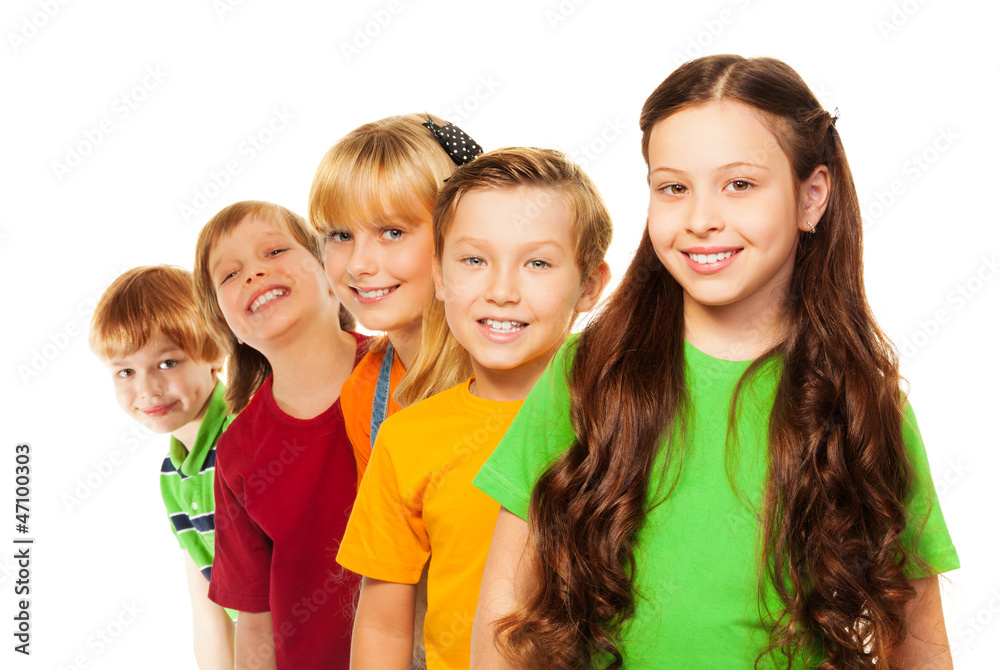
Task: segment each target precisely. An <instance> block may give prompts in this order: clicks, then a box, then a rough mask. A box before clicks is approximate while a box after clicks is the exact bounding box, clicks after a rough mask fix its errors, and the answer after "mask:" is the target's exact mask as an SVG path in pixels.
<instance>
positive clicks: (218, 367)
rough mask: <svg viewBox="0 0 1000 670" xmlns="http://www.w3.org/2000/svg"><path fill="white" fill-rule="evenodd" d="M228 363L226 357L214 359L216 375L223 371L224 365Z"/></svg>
mask: <svg viewBox="0 0 1000 670" xmlns="http://www.w3.org/2000/svg"><path fill="white" fill-rule="evenodd" d="M225 363H226V357H225V356H220V357H219V358H217V359H216V360H214V361H212V374H213V375H214V376H216V377H218V376H219V373H220V372H222V366H223V365H225Z"/></svg>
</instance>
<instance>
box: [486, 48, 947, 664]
mask: <svg viewBox="0 0 1000 670" xmlns="http://www.w3.org/2000/svg"><path fill="white" fill-rule="evenodd" d="M833 122H834V118H833V117H832V116H831V115H830V114H828V113H827V112H826V111H824V110H823V109H822V108H821V107H820V105H819V103H818V102H817V100H816V98H815V97H814V96H813V95H812V93H811V92H810V91H809V89H808V88H807V86H806V85H805V83H804V82H803V81H802V79H801V78H800V77H799V76H798V75H797V74H796V73H795V72H794V71H793V70H792V69H791V68H789V67H788V66H787V65H785V64H784V63H781V62H780V61H776V60H773V59H768V58H756V59H750V60H747V59H743V58H741V57H738V56H709V57H706V58H702V59H698V60H695V61H693V62H691V63H688V64H686V65H684V66H682V67H680V68H679V69H678V70H677V71H676V72H674V73H673V74H672V75H670V77H668V78H667V79H666V80H665V81H664V82H663V83H662V84H661V85H660V87H659V88H657V89H656V91H654V92H653V94H652V95H651V96H650V98H649V99H648V100H647V101H646V105H645V107H644V108H643V112H642V116H641V119H640V126H641V128H642V132H643V141H642V149H643V156H644V158H645V159H646V162H647V165H648V167H649V187H650V204H649V218H648V224H647V227H646V231H645V234H644V236H643V239H642V243H641V245H640V247H639V250H638V252H637V254H636V256H635V258H634V259H633V261H632V263H631V265H630V267H629V269H628V271H627V272H626V274H625V277H624V278H623V280H622V283H621V285H620V287H619V288H618V289H617V290H616V291H615V292H614V294H613V295H612V297H611V298H610V299H609V301H608V303H607V305H606V307H605V309H604V310H603V312H602V313H601V315H600V316H598V317H597V318H596V319H595V320H593V321H592V322H591V324H590V325H589V326H588V327H587V329H586V330H585V331H584V333H583V335H582V336H581V337H580V338H579V340H578V342H576V343H574V344H571V345H569V346H567V347H565V348H564V349H563V350H562V351H561V352H560V353H559V355H558V356H557V357H556V358H555V360H554V361H553V364H552V365H551V366H550V368H549V370H548V371H547V372H546V374H545V375H544V376H543V377H542V378H541V379H540V380H539V382H538V384H537V385H536V387H535V390H534V391H533V393H532V395H531V397H529V398H528V400H527V401H526V403H525V405H524V408H523V409H522V411H521V413H520V414H519V415H518V417H517V420H516V421H515V422H514V424H513V425H512V426H511V429H510V431H509V432H508V433H507V435H506V437H505V438H504V441H503V443H502V444H500V446H499V447H498V448H497V449H496V451H495V452H494V454H493V456H492V458H491V459H490V460H489V461H488V462H487V463H486V465H485V466H484V467H483V469H482V471H481V472H480V473H479V475H478V476H477V478H476V481H475V484H476V485H477V486H478V487H479V488H481V489H482V490H483V491H484V492H486V493H487V494H489V495H490V496H491V497H492V498H494V499H495V500H497V501H498V502H499V503H500V504H501V505H502V506H503V508H504V511H502V512H501V514H500V516H499V518H498V520H497V526H496V530H495V532H494V537H493V544H492V546H491V550H490V552H491V553H490V557H489V560H488V563H487V567H486V570H485V572H484V575H483V586H482V594H481V597H480V603H479V609H478V611H477V615H476V623H475V631H474V633H473V635H474V640H475V642H474V650H473V666H472V667H476V668H480V667H490V668H494V667H517V668H521V667H532V668H541V667H544V668H583V667H595V668H606V667H611V668H619V667H628V668H688V667H710V668H744V669H745V668H749V667H759V668H772V667H780V668H785V667H795V668H800V667H810V668H814V667H821V668H873V667H874V668H888V667H894V668H895V667H905V668H914V667H924V666H923V665H922V663H924V662H927V661H928V660H930V659H931V658H933V659H934V660H935V661H940V663H941V664H940V665H935V667H951V664H950V656H949V652H948V647H947V636H946V634H945V630H944V625H943V620H942V614H941V604H940V596H939V593H938V585H937V576H936V575H937V574H938V573H940V572H944V571H947V570H951V569H954V568H956V567H958V558H957V555H956V553H955V549H954V547H953V546H952V543H951V540H950V538H949V536H948V532H947V529H946V527H945V524H944V520H943V518H942V515H941V510H940V508H939V507H938V504H937V500H936V497H935V494H934V488H933V485H932V483H931V481H930V475H929V473H928V466H927V459H926V455H925V453H924V448H923V445H922V443H921V440H920V435H919V432H918V431H917V427H916V423H915V421H914V418H913V414H912V412H911V410H910V408H909V406H908V404H907V403H906V402H905V398H903V397H902V396H901V394H900V391H899V380H900V378H899V372H898V365H897V360H896V357H895V354H894V352H893V350H892V347H891V344H890V343H889V342H888V340H887V339H886V338H885V336H884V335H883V334H882V332H881V331H880V330H879V328H878V326H877V325H876V323H875V320H874V318H873V317H872V314H871V311H870V309H869V307H868V304H867V302H866V300H865V293H864V287H863V281H862V272H861V215H860V210H859V207H858V199H857V195H856V193H855V190H854V186H853V181H852V179H851V173H850V170H849V168H848V165H847V160H846V158H845V157H844V153H843V147H842V145H841V143H840V139H839V135H838V133H837V131H836V129H835V127H834V123H833ZM494 633H496V635H494Z"/></svg>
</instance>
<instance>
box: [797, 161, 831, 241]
mask: <svg viewBox="0 0 1000 670" xmlns="http://www.w3.org/2000/svg"><path fill="white" fill-rule="evenodd" d="M829 199H830V169H829V168H828V167H827V166H825V165H820V166H819V167H817V168H816V169H815V170H813V172H812V174H811V175H809V178H808V179H806V180H805V181H804V182H802V190H801V201H802V216H801V217H800V220H799V230H801V231H802V232H805V233H810V232H814V231H815V227H816V226H817V225H818V224H819V220H820V218H822V216H823V214H824V212H826V205H827V203H828V202H829Z"/></svg>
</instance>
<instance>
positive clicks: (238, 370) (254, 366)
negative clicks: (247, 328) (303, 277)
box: [194, 200, 354, 414]
mask: <svg viewBox="0 0 1000 670" xmlns="http://www.w3.org/2000/svg"><path fill="white" fill-rule="evenodd" d="M247 217H253V218H258V219H269V220H273V221H279V222H281V223H283V224H284V225H285V227H286V228H287V229H288V232H289V233H290V234H291V236H292V237H293V238H294V239H295V241H296V242H298V243H299V244H301V245H302V246H303V247H305V248H306V249H308V250H309V253H311V254H312V255H313V257H315V258H316V261H317V262H318V263H319V264H320V265H322V264H323V249H322V245H321V243H320V240H319V238H317V237H316V235H315V234H313V232H312V231H311V230H309V228H308V226H307V225H306V222H305V219H303V218H302V217H301V216H299V215H298V214H296V213H295V212H293V211H291V210H289V209H287V208H285V207H282V206H281V205H275V204H273V203H270V202H263V201H260V200H244V201H242V202H237V203H233V204H232V205H229V206H228V207H224V208H223V209H221V210H220V211H219V212H218V213H217V214H216V215H215V216H213V217H212V218H211V220H209V222H208V223H206V224H205V227H204V228H202V229H201V233H199V235H198V243H197V245H196V247H195V259H194V285H195V295H196V299H197V301H198V306H199V308H200V309H201V313H202V315H203V316H204V318H205V321H206V322H207V324H208V326H209V327H210V328H211V329H212V330H213V331H214V332H215V333H216V335H217V336H218V337H219V338H220V339H221V340H222V341H224V342H226V343H227V345H228V349H229V353H230V356H231V360H230V364H229V384H228V386H227V387H226V402H227V403H228V404H229V411H230V412H231V413H233V414H237V413H239V412H241V411H242V410H243V408H244V407H246V406H247V404H248V403H249V402H250V398H252V397H253V395H254V393H256V392H257V390H258V389H259V388H260V386H261V384H263V383H264V380H266V379H267V378H268V376H270V374H271V364H270V363H269V362H268V360H267V358H265V357H264V354H262V353H260V352H259V351H257V350H256V349H254V348H253V347H251V346H249V345H246V344H240V343H239V341H237V339H236V336H235V335H233V332H232V330H230V329H229V324H227V323H226V318H225V317H224V316H223V315H222V309H221V308H220V307H219V301H218V298H217V296H216V294H215V285H214V283H213V282H212V275H211V271H210V268H209V265H208V261H209V256H210V255H211V253H212V249H214V248H215V245H216V244H217V243H218V241H219V240H220V239H222V238H223V237H225V236H226V235H228V234H230V233H231V232H232V231H233V230H235V229H236V227H237V226H239V225H240V223H242V222H243V220H244V219H246V218H247ZM340 327H341V329H342V330H349V329H351V328H353V327H354V316H353V315H352V314H351V313H350V312H348V311H347V309H346V308H345V307H344V306H343V305H341V306H340Z"/></svg>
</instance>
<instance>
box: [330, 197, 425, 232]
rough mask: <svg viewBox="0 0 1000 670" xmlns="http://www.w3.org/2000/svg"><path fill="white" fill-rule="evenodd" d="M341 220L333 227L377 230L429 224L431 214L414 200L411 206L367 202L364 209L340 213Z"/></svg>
mask: <svg viewBox="0 0 1000 670" xmlns="http://www.w3.org/2000/svg"><path fill="white" fill-rule="evenodd" d="M341 215H342V217H343V221H340V222H337V223H336V224H335V227H337V228H342V229H344V230H347V231H349V232H355V231H362V230H371V231H375V230H379V229H381V228H384V227H386V226H393V225H397V226H398V225H404V226H410V227H416V226H429V225H431V215H430V212H428V211H427V210H426V209H424V208H423V207H422V206H420V205H419V203H417V202H416V201H415V200H414V203H413V206H411V207H405V208H404V207H398V206H394V205H392V204H390V203H378V202H372V203H368V204H367V206H366V207H365V208H364V209H360V208H358V209H353V210H351V211H349V212H343V213H341Z"/></svg>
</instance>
